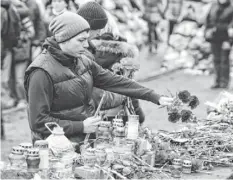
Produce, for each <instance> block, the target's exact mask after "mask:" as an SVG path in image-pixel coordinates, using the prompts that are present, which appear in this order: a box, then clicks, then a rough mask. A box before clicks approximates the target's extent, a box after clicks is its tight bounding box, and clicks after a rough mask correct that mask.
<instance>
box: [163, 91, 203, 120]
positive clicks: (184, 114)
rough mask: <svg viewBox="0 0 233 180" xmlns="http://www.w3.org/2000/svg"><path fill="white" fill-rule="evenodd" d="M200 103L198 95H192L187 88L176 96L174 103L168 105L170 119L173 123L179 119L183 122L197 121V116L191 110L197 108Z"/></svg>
mask: <svg viewBox="0 0 233 180" xmlns="http://www.w3.org/2000/svg"><path fill="white" fill-rule="evenodd" d="M173 97H174V96H173ZM199 104H200V102H199V99H198V98H197V96H194V95H191V94H190V92H188V91H187V90H184V91H180V92H179V93H178V94H176V96H175V97H174V100H173V103H172V105H170V106H168V107H167V111H168V120H169V121H170V122H173V123H176V122H178V121H179V120H181V121H182V122H195V121H196V117H195V115H194V114H193V112H192V111H191V110H193V109H195V108H196V107H197V106H198V105H199Z"/></svg>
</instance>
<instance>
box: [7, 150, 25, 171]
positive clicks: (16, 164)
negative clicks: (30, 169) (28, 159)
mask: <svg viewBox="0 0 233 180" xmlns="http://www.w3.org/2000/svg"><path fill="white" fill-rule="evenodd" d="M8 158H9V161H10V165H11V167H10V168H11V169H14V170H20V169H22V167H23V165H24V164H25V156H24V149H23V148H22V147H20V146H15V147H12V150H11V153H10V155H9V156H8Z"/></svg>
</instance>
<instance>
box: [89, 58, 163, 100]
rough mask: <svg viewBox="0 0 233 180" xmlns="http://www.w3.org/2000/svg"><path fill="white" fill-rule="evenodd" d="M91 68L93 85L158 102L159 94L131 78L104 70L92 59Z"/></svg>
mask: <svg viewBox="0 0 233 180" xmlns="http://www.w3.org/2000/svg"><path fill="white" fill-rule="evenodd" d="M91 70H92V74H93V79H94V86H95V87H98V88H100V89H104V90H107V91H110V92H114V93H118V94H122V95H125V96H129V97H131V98H136V99H142V100H146V101H151V102H153V103H155V104H159V98H160V95H158V94H156V93H155V92H154V91H153V90H151V89H149V88H146V87H144V86H141V85H140V84H138V83H137V82H135V81H133V80H131V79H128V78H125V77H123V76H119V75H116V74H114V73H112V72H110V71H109V70H105V69H103V68H102V67H101V66H99V65H98V64H96V63H95V62H94V61H92V67H91Z"/></svg>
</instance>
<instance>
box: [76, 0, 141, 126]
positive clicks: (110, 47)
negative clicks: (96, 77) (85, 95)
mask: <svg viewBox="0 0 233 180" xmlns="http://www.w3.org/2000/svg"><path fill="white" fill-rule="evenodd" d="M77 13H78V14H79V15H80V16H82V17H83V18H84V19H86V20H87V21H88V22H89V23H90V26H91V28H92V27H93V28H94V30H92V29H91V32H92V31H97V30H98V31H99V32H100V34H99V35H101V36H99V35H98V34H97V33H93V36H92V39H90V40H89V50H90V52H92V53H93V55H94V56H95V62H96V63H97V64H99V65H101V66H102V67H103V68H106V69H109V70H111V71H112V67H113V66H114V65H116V64H117V63H120V61H121V60H122V59H123V58H125V59H131V60H133V63H134V64H137V63H138V62H137V60H136V58H137V55H138V50H137V47H136V46H134V45H130V44H129V43H127V42H124V41H121V40H119V37H120V36H119V34H118V36H114V35H115V33H114V35H113V33H111V30H112V28H110V26H112V22H111V21H103V22H105V24H106V25H108V28H106V25H104V23H102V26H99V24H98V21H95V19H96V18H97V17H96V15H97V14H98V15H99V16H98V19H105V17H107V14H106V13H105V11H104V9H103V8H102V7H101V6H100V5H99V4H98V3H96V2H88V3H86V4H84V5H83V6H81V7H80V9H79V10H78V11H77ZM114 27H115V25H114ZM117 73H119V72H117ZM120 74H121V73H120ZM103 93H104V91H103V90H101V89H98V88H94V90H93V100H94V102H95V103H96V106H97V105H98V103H99V102H100V99H101V97H102V95H103ZM105 93H106V96H105V97H106V98H105V101H104V103H103V106H102V109H101V110H104V114H105V116H106V117H107V118H108V119H109V120H110V119H112V118H113V117H115V116H116V115H117V114H118V113H119V112H123V111H122V110H123V109H124V107H125V106H124V105H123V104H125V100H126V98H125V97H124V96H122V95H120V94H115V93H110V92H105ZM132 102H133V108H134V109H135V113H136V114H137V115H139V121H140V123H141V124H142V123H143V122H144V120H145V115H144V113H143V111H142V109H141V107H140V105H139V102H138V100H137V99H133V101H132ZM123 115H125V113H123Z"/></svg>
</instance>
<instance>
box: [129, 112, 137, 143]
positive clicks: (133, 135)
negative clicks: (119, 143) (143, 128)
mask: <svg viewBox="0 0 233 180" xmlns="http://www.w3.org/2000/svg"><path fill="white" fill-rule="evenodd" d="M138 128H139V116H138V115H129V116H128V132H127V138H128V139H137V138H138Z"/></svg>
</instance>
